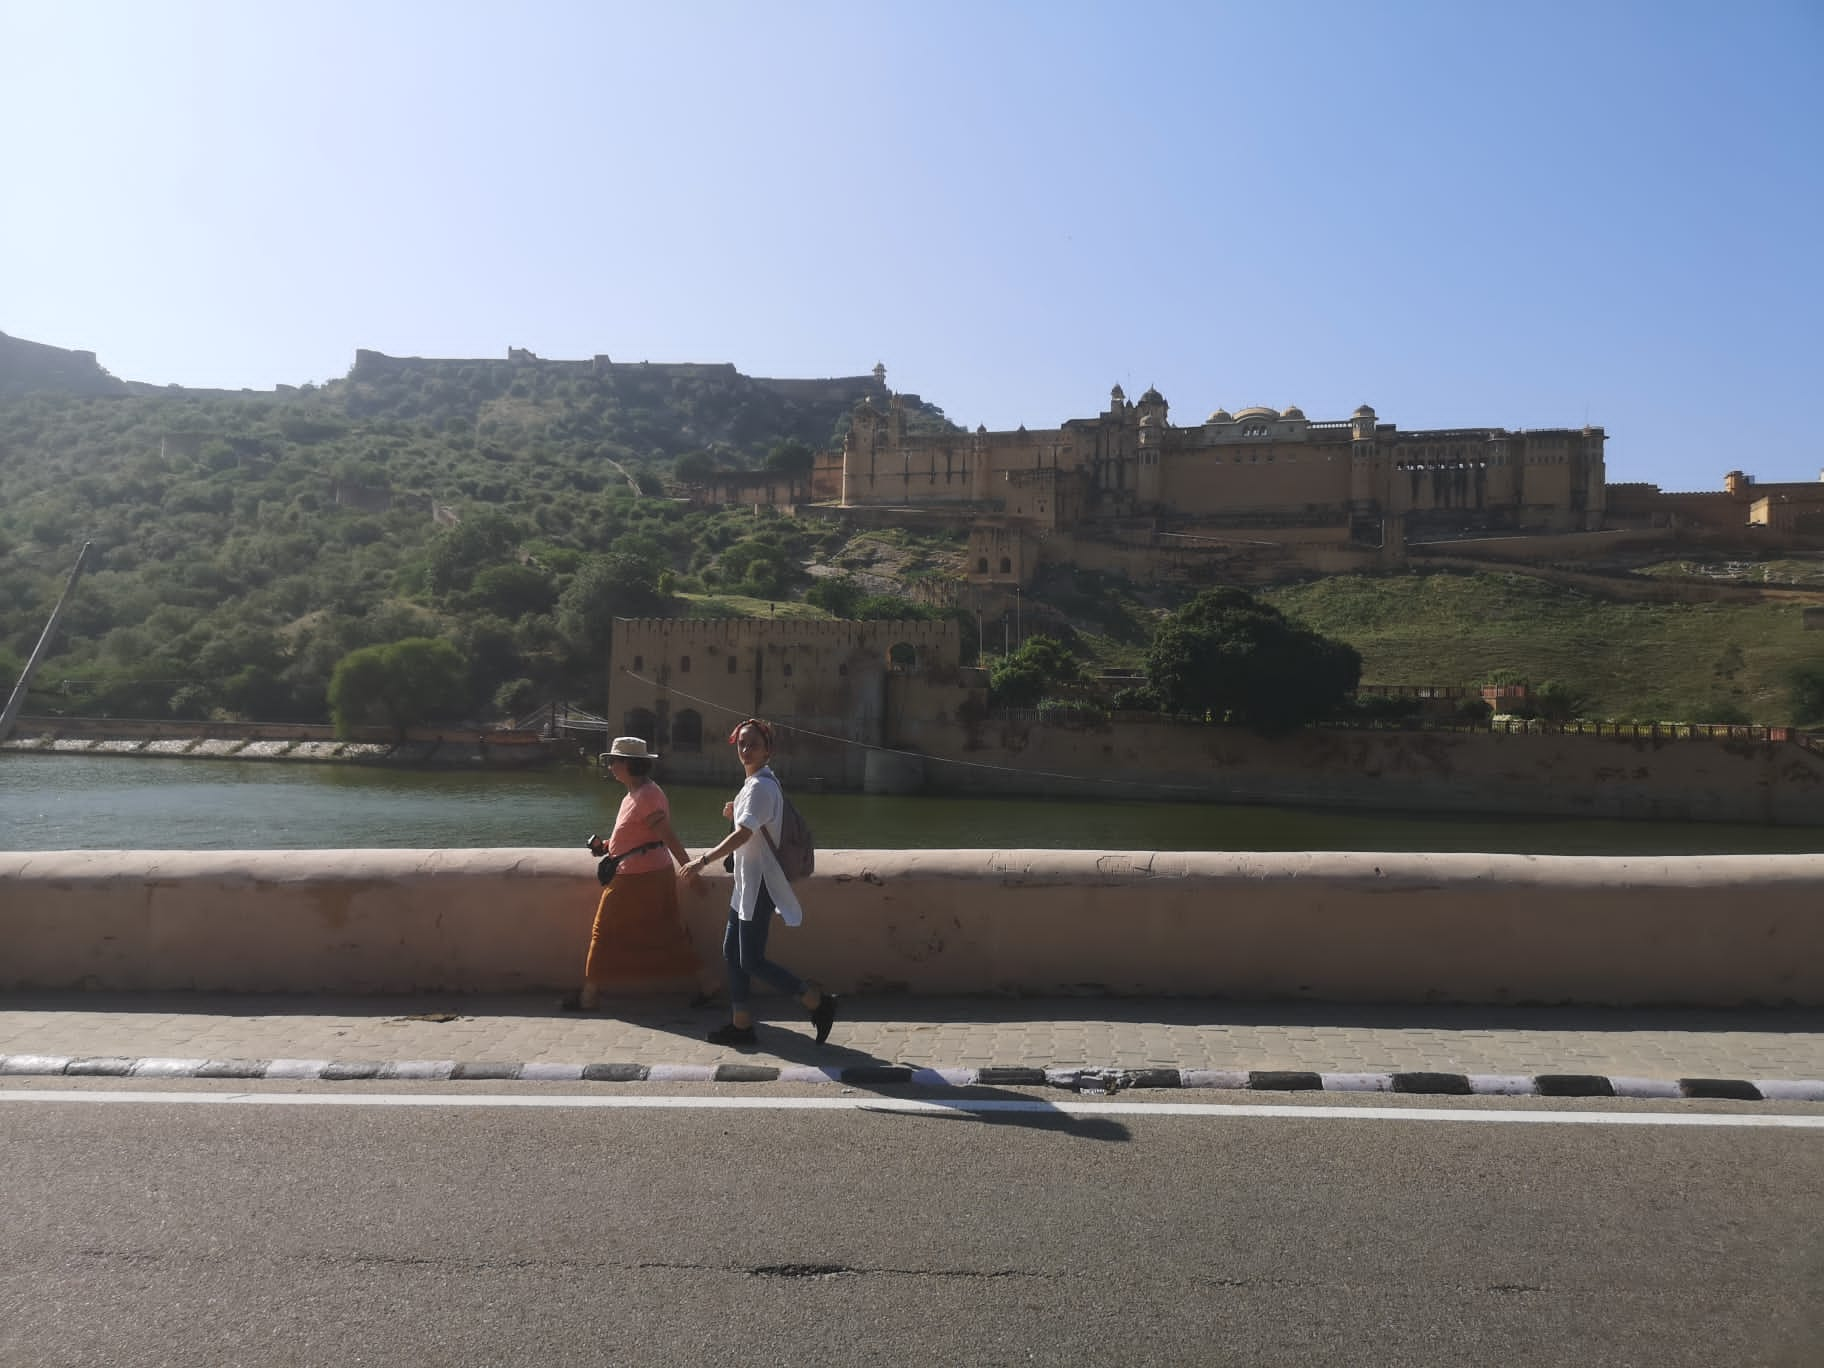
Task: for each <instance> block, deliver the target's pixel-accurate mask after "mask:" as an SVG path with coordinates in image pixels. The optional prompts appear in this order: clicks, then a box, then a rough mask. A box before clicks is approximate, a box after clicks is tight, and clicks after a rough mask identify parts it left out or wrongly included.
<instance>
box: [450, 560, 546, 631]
mask: <svg viewBox="0 0 1824 1368" xmlns="http://www.w3.org/2000/svg"><path fill="white" fill-rule="evenodd" d="M556 601H557V591H556V589H555V588H553V587H552V584H551V581H550V579H549V578H548V577H546V575H545V574H544V572H543V571H540V570H535V569H533V568H532V567H531V566H529V565H519V564H515V563H513V562H508V563H507V564H505V565H490V566H489V567H488V568H487V569H485V570H483V571H481V572H480V573H479V574H477V575H476V576H475V582H474V585H473V586H472V587H471V588H470V590H469V599H468V606H469V607H471V608H475V609H479V610H481V611H482V612H485V613H494V614H498V615H499V616H501V617H504V618H516V617H523V616H525V615H526V614H528V613H548V612H550V611H551V605H552V604H553V603H555V602H556Z"/></svg>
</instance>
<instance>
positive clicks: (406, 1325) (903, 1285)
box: [0, 1080, 1824, 1368]
mask: <svg viewBox="0 0 1824 1368" xmlns="http://www.w3.org/2000/svg"><path fill="white" fill-rule="evenodd" d="M11 1081H12V1080H9V1082H11ZM167 1086H168V1087H187V1088H188V1090H190V1091H208V1090H211V1089H209V1088H208V1087H207V1086H206V1085H198V1084H189V1085H167ZM360 1086H362V1085H342V1086H341V1087H338V1088H336V1089H334V1090H333V1091H334V1092H335V1093H337V1094H339V1095H341V1096H349V1095H351V1094H353V1093H354V1092H355V1090H356V1088H357V1087H360ZM68 1090H69V1091H78V1090H84V1089H81V1088H79V1087H78V1086H69V1087H68ZM9 1091H15V1092H17V1091H19V1090H18V1089H9ZM213 1091H217V1092H225V1091H226V1089H225V1088H222V1087H216V1088H214V1089H213ZM240 1091H241V1093H242V1095H245V1094H246V1092H247V1089H246V1088H245V1087H243V1088H242V1089H241V1090H240ZM325 1091H329V1090H325ZM458 1091H459V1090H457V1089H453V1088H448V1087H447V1086H446V1087H444V1088H438V1087H436V1086H426V1087H423V1088H419V1089H416V1090H410V1089H408V1088H406V1087H404V1086H402V1085H399V1084H390V1085H385V1086H384V1087H375V1088H369V1089H368V1095H370V1096H378V1095H381V1094H383V1093H384V1094H404V1093H408V1092H410V1094H411V1095H412V1096H424V1095H426V1094H437V1093H452V1092H458ZM491 1091H493V1092H506V1091H508V1090H507V1089H505V1088H495V1089H491ZM651 1091H652V1092H655V1093H656V1092H661V1091H664V1090H660V1089H652V1090H651ZM672 1091H673V1092H674V1093H675V1092H677V1091H680V1090H672ZM696 1091H699V1092H703V1091H714V1092H717V1093H720V1094H721V1095H724V1096H728V1095H739V1096H752V1095H753V1093H752V1091H751V1090H749V1092H747V1093H745V1094H744V1093H741V1091H740V1090H739V1089H716V1090H702V1089H699V1090H696ZM537 1092H538V1094H539V1095H540V1096H541V1097H547V1098H548V1097H551V1096H552V1095H553V1090H552V1089H551V1088H549V1087H544V1088H540V1089H538V1090H537ZM828 1094H829V1090H827V1089H826V1090H824V1091H823V1093H822V1094H820V1095H822V1096H828ZM460 1095H462V1096H467V1097H473V1096H475V1095H476V1094H475V1089H474V1088H473V1087H472V1086H471V1087H470V1088H469V1089H466V1090H460ZM622 1095H623V1096H624V1095H625V1094H622ZM768 1095H769V1096H774V1097H778V1096H781V1095H782V1093H781V1092H779V1091H773V1092H771V1093H769V1094H768ZM1002 1096H1004V1097H1011V1096H1013V1094H1002ZM1053 1096H1055V1094H1054V1095H1053ZM1183 1096H1184V1095H1182V1094H1180V1095H1176V1096H1175V1097H1173V1098H1172V1100H1182V1099H1183ZM1249 1100H1257V1099H1249ZM1285 1100H1286V1101H1292V1100H1293V1099H1290V1098H1288V1099H1285ZM1313 1100H1316V1101H1322V1102H1325V1103H1335V1102H1336V1100H1337V1099H1336V1098H1334V1097H1326V1098H1321V1099H1313ZM1374 1100H1375V1101H1376V1102H1377V1103H1380V1104H1385V1102H1386V1101H1387V1099H1382V1098H1377V1099H1374ZM1428 1102H1429V1106H1428V1107H1427V1108H1425V1109H1420V1108H1417V1107H1414V1109H1413V1110H1414V1111H1415V1112H1417V1111H1420V1110H1438V1109H1439V1108H1438V1107H1437V1104H1436V1099H1429V1100H1428ZM1450 1105H1452V1106H1455V1107H1458V1108H1467V1107H1477V1108H1482V1109H1502V1108H1507V1109H1510V1110H1520V1109H1522V1106H1521V1104H1520V1103H1519V1102H1517V1101H1507V1100H1501V1099H1495V1100H1488V1101H1472V1100H1468V1099H1465V1100H1462V1101H1453V1102H1452V1103H1451V1104H1450ZM1543 1105H1553V1106H1555V1107H1556V1108H1557V1109H1558V1110H1561V1111H1567V1112H1570V1111H1577V1110H1581V1111H1585V1112H1587V1111H1592V1110H1598V1108H1593V1107H1591V1106H1590V1105H1589V1104H1587V1103H1586V1104H1582V1105H1581V1107H1579V1105H1578V1104H1576V1103H1557V1104H1541V1103H1539V1102H1536V1101H1534V1102H1529V1103H1527V1104H1525V1109H1529V1110H1535V1111H1536V1110H1538V1109H1539V1108H1540V1107H1541V1106H1543ZM1600 1109H1601V1110H1603V1111H1604V1112H1605V1113H1606V1114H1607V1115H1610V1116H1613V1115H1617V1114H1621V1113H1623V1112H1640V1111H1644V1110H1654V1109H1655V1108H1654V1107H1653V1105H1652V1104H1642V1105H1640V1106H1635V1107H1628V1106H1627V1105H1626V1104H1621V1103H1615V1102H1604V1103H1602V1104H1600ZM1700 1109H1702V1110H1703V1111H1705V1112H1708V1113H1714V1114H1723V1115H1750V1116H1765V1115H1767V1114H1769V1110H1770V1109H1769V1108H1768V1107H1767V1106H1765V1105H1763V1106H1760V1107H1739V1108H1736V1107H1732V1106H1731V1105H1730V1104H1690V1103H1682V1104H1667V1105H1666V1106H1665V1107H1663V1108H1660V1110H1664V1111H1670V1112H1673V1113H1676V1114H1680V1115H1691V1114H1695V1113H1697V1112H1698V1111H1699V1110H1700ZM1793 1110H1795V1111H1796V1110H1804V1109H1801V1108H1795V1109H1793ZM1809 1114H1811V1115H1817V1114H1818V1110H1817V1109H1815V1108H1814V1109H1811V1110H1810V1113H1809ZM1820 1211H1824V1130H1774V1129H1736V1128H1714V1129H1713V1128H1696V1127H1690V1128H1662V1127H1656V1126H1618V1125H1580V1124H1579V1125H1523V1124H1486V1125H1483V1124H1461V1123H1450V1122H1431V1121H1421V1120H1412V1119H1382V1118H1379V1117H1371V1116H1370V1115H1369V1113H1368V1112H1366V1111H1364V1112H1363V1115H1362V1117H1360V1118H1357V1117H1354V1116H1345V1117H1334V1116H1330V1115H1326V1114H1320V1113H1317V1112H1313V1113H1312V1114H1311V1115H1310V1116H1309V1117H1305V1116H1291V1117H1282V1116H1256V1115H1248V1114H1246V1113H1245V1112H1244V1111H1243V1110H1241V1109H1239V1108H1228V1109H1227V1110H1226V1112H1224V1113H1221V1114H1217V1115H1213V1116H1205V1115H1185V1116H1181V1115H1167V1114H1162V1113H1156V1112H1142V1113H1140V1114H1137V1115H1103V1116H1078V1115H1066V1114H1058V1113H1049V1114H1048V1113H1031V1112H1026V1113H1013V1114H1001V1115H988V1116H984V1115H978V1114H973V1113H967V1112H957V1111H940V1112H931V1113H922V1114H896V1113H875V1112H867V1111H850V1110H841V1111H834V1110H823V1111H795V1110H714V1109H699V1110H654V1109H644V1108H640V1109H616V1110H608V1109H586V1110H585V1109H570V1108H564V1107H539V1108H536V1109H518V1108H477V1107H460V1108H459V1107H446V1106H442V1105H437V1106H432V1107H394V1106H362V1107H350V1106H316V1105H307V1106H277V1105H264V1104H262V1105H254V1106H216V1105H206V1106H205V1105H197V1106H188V1105H163V1104H160V1105H93V1104H89V1105H77V1104H72V1103H69V1102H64V1101H61V1100H52V1101H4V1102H0V1364H4V1365H7V1368H13V1366H14V1365H20V1366H24V1365H32V1366H33V1368H38V1366H40V1365H43V1366H44V1368H49V1366H50V1365H64V1364H120V1365H134V1366H135V1368H140V1366H141V1365H155V1364H183V1365H218V1364H246V1365H258V1366H259V1368H273V1366H275V1365H288V1364H313V1365H317V1364H387V1365H407V1364H510V1365H521V1364H524V1365H549V1364H639V1365H648V1364H651V1365H671V1364H723V1363H726V1364H742V1365H768V1364H781V1365H792V1366H793V1368H816V1366H817V1365H828V1364H836V1365H849V1364H867V1365H869V1366H870V1368H879V1366H881V1365H889V1364H901V1363H904V1364H918V1365H921V1366H923V1368H932V1366H933V1365H952V1364H959V1365H986V1364H1027V1363H1044V1364H1054V1363H1062V1364H1075V1363H1098V1364H1109V1363H1113V1364H1152V1363H1159V1364H1166V1363H1172V1364H1177V1363H1182V1364H1249V1365H1320V1364H1321V1365H1326V1368H1328V1366H1330V1365H1337V1364H1368V1365H1404V1364H1425V1365H1453V1368H1455V1366H1456V1365H1466V1364H1501V1365H1504V1368H1517V1366H1518V1365H1534V1364H1576V1365H1641V1368H1671V1366H1672V1365H1686V1364H1688V1365H1703V1368H1714V1366H1715V1365H1723V1364H1727V1365H1730V1366H1731V1368H1746V1366H1747V1365H1759V1364H1786V1365H1794V1366H1795V1368H1814V1366H1815V1365H1817V1364H1820V1363H1824V1314H1821V1312H1820V1301H1821V1299H1824V1233H1821V1229H1820V1222H1819V1213H1820Z"/></svg>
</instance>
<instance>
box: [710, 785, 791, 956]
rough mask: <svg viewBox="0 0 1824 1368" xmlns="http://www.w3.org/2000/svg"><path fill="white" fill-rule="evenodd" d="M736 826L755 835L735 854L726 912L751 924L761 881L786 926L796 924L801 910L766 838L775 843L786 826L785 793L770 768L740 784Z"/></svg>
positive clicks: (736, 800)
mask: <svg viewBox="0 0 1824 1368" xmlns="http://www.w3.org/2000/svg"><path fill="white" fill-rule="evenodd" d="M735 825H736V826H738V827H746V828H747V829H748V830H749V831H751V832H753V833H754V834H753V835H752V836H750V837H749V838H748V839H747V840H746V841H745V842H744V843H743V844H742V845H741V846H740V847H739V848H737V849H736V851H735V892H734V896H733V898H732V899H731V900H730V901H729V904H728V906H729V909H730V910H731V911H733V912H734V913H736V914H737V915H738V916H739V917H740V918H741V920H742V921H752V920H753V919H754V909H755V908H756V907H758V906H759V903H760V885H761V883H762V881H764V882H765V884H766V891H767V892H768V893H770V894H772V895H773V906H774V907H776V908H778V909H779V915H780V917H782V918H783V919H784V921H785V924H786V925H787V926H796V925H798V923H799V922H800V921H802V920H803V919H804V909H803V908H801V907H800V906H799V905H798V897H797V895H796V894H795V893H793V892H792V885H791V883H790V882H789V881H788V880H787V879H786V877H785V871H784V870H783V869H781V868H780V867H779V861H778V860H777V859H776V858H775V857H774V855H773V847H772V845H770V844H768V842H767V839H766V837H767V835H770V836H771V837H772V838H773V842H774V843H777V842H778V840H779V839H780V836H781V835H782V834H783V831H784V827H785V790H783V789H781V788H780V787H779V780H778V778H777V777H776V776H775V775H774V774H773V771H772V769H771V768H770V767H768V766H765V765H763V766H761V767H760V769H758V770H756V771H755V772H754V773H753V774H750V775H749V776H748V777H747V782H746V783H744V784H743V785H741V792H740V793H738V794H736V795H735ZM763 833H764V834H763Z"/></svg>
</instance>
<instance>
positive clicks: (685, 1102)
mask: <svg viewBox="0 0 1824 1368" xmlns="http://www.w3.org/2000/svg"><path fill="white" fill-rule="evenodd" d="M6 1102H52V1103H64V1104H68V1105H73V1106H74V1105H80V1106H96V1105H106V1104H118V1105H124V1106H155V1105H179V1106H183V1105H191V1106H250V1107H458V1108H460V1107H532V1108H538V1107H543V1108H558V1109H575V1110H589V1109H592V1108H593V1109H604V1108H605V1109H610V1110H619V1111H640V1110H646V1111H862V1112H971V1113H975V1114H978V1115H984V1116H992V1115H996V1114H1007V1113H1022V1112H1023V1113H1038V1114H1046V1113H1050V1114H1052V1115H1065V1116H1180V1117H1205V1118H1212V1119H1214V1118H1225V1119H1236V1118H1242V1119H1259V1118H1271V1119H1278V1120H1288V1121H1459V1122H1462V1121H1467V1122H1486V1123H1492V1124H1501V1123H1505V1124H1521V1125H1552V1126H1724V1127H1763V1128H1774V1129H1789V1130H1824V1116H1810V1115H1806V1116H1794V1115H1791V1114H1787V1113H1781V1112H1771V1113H1770V1112H1764V1111H1754V1112H1634V1111H1546V1110H1543V1109H1530V1108H1529V1109H1526V1110H1521V1109H1518V1108H1501V1109H1499V1110H1495V1109H1487V1108H1476V1107H1468V1106H1466V1107H1461V1108H1458V1107H1450V1108H1445V1107H1325V1106H1309V1107H1300V1106H1291V1105H1285V1104H1279V1105H1270V1104H1264V1103H1258V1102H1237V1103H1222V1102H1082V1101H1074V1100H1060V1101H1057V1102H1048V1101H1044V1100H1042V1099H1039V1098H1030V1099H1019V1100H1014V1099H1008V1098H957V1099H955V1100H954V1101H946V1100H941V1099H934V1098H920V1097H677V1096H668V1095H660V1096H650V1097H640V1096H632V1097H630V1096H625V1095H622V1096H613V1097H601V1096H592V1095H589V1094H586V1093H581V1094H566V1095H555V1096H554V1095H552V1094H549V1093H545V1094H523V1095H522V1094H518V1093H476V1094H464V1093H371V1092H361V1093H345V1092H320V1093H254V1092H232V1093H231V1092H189V1091H183V1090H173V1091H170V1092H154V1091H150V1090H148V1091H135V1092H121V1091H105V1090H96V1091H89V1090H87V1089H76V1088H72V1089H70V1090H68V1091H62V1090H55V1089H44V1088H17V1089H13V1088H4V1089H0V1103H6Z"/></svg>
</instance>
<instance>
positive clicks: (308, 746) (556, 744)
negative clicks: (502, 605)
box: [0, 718, 578, 769]
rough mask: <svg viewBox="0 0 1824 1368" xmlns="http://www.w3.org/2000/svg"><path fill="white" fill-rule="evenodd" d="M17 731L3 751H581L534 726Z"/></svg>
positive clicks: (475, 762) (466, 754) (39, 723)
mask: <svg viewBox="0 0 1824 1368" xmlns="http://www.w3.org/2000/svg"><path fill="white" fill-rule="evenodd" d="M18 731H19V734H18V735H16V736H13V737H11V738H10V739H8V740H6V741H3V742H0V753H4V752H16V753H22V754H23V753H30V754H41V755H110V756H154V757H189V758H193V759H201V760H292V761H298V762H305V763H312V762H314V763H330V762H342V763H359V764H392V765H428V766H452V767H480V766H485V767H488V768H501V769H520V768H524V767H527V766H530V765H540V764H546V763H549V762H552V761H555V760H560V759H561V760H571V759H575V758H576V756H577V753H578V752H577V747H576V745H575V743H574V742H568V741H553V740H547V739H546V738H544V737H542V736H540V735H539V734H538V733H536V732H517V731H499V732H481V731H460V732H459V731H449V730H445V731H435V730H424V729H419V730H412V731H408V732H407V733H406V735H405V738H404V739H403V740H401V739H399V738H398V737H397V736H395V735H392V734H390V733H377V732H374V731H361V732H358V733H356V734H355V735H353V736H350V737H338V736H336V735H335V733H334V730H333V729H332V728H330V727H323V726H310V725H302V724H281V723H257V722H255V723H241V724H236V723H213V722H194V723H187V722H144V721H134V720H126V719H120V720H115V719H106V718H21V719H20V720H19V728H18Z"/></svg>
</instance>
